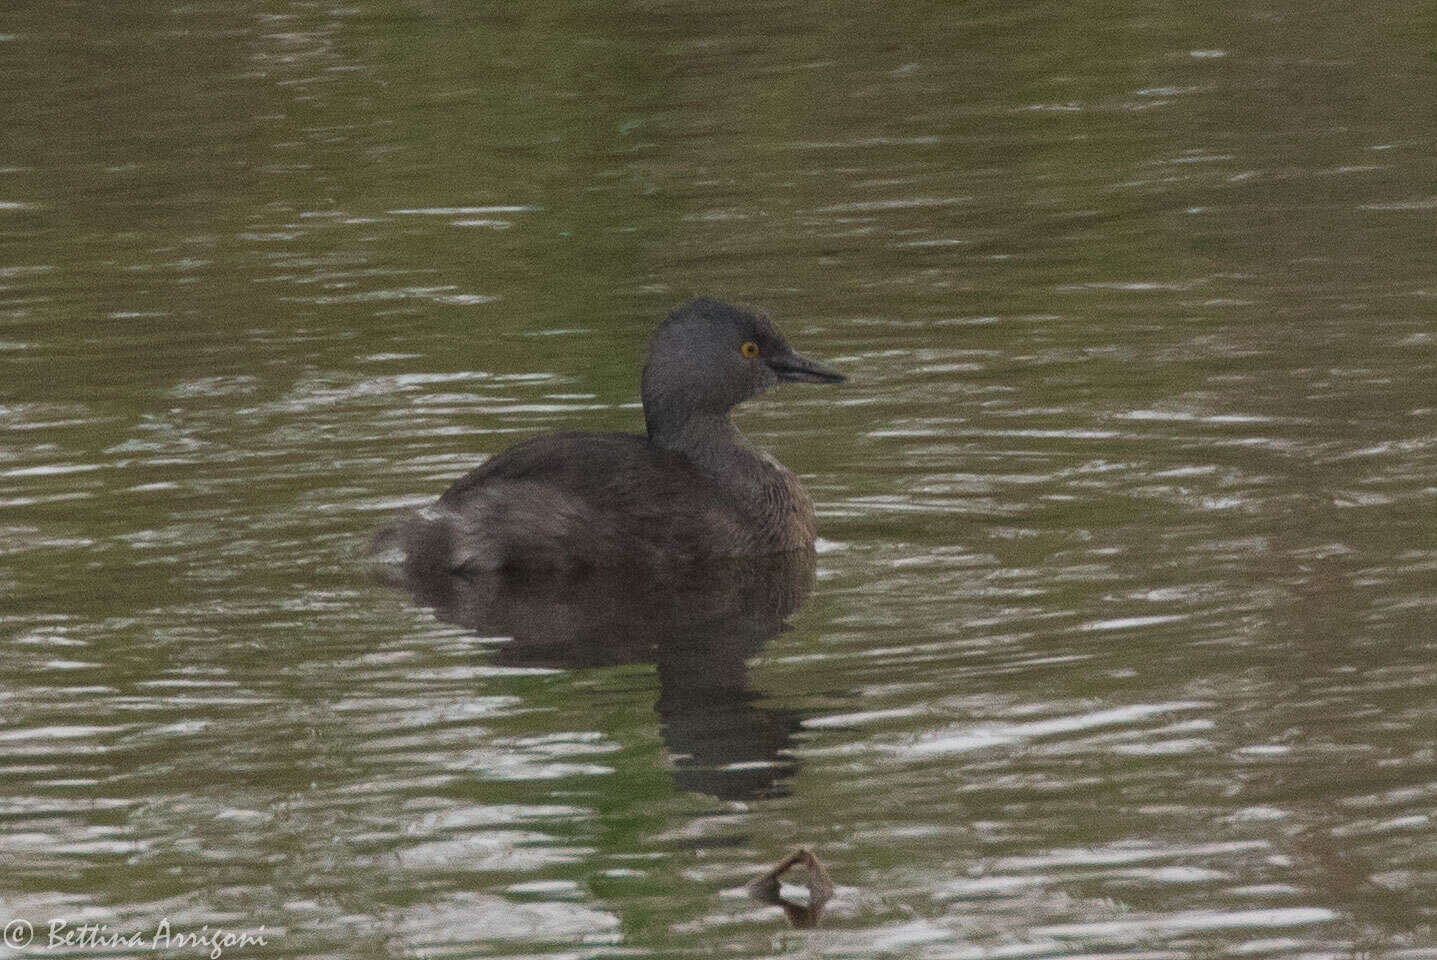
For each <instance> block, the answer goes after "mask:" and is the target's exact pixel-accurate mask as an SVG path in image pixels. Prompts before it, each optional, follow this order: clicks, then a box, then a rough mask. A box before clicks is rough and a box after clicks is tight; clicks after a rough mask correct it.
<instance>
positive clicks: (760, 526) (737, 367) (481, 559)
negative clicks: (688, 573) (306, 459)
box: [374, 297, 847, 574]
mask: <svg viewBox="0 0 1437 960" xmlns="http://www.w3.org/2000/svg"><path fill="white" fill-rule="evenodd" d="M846 379H847V378H846V377H845V376H843V374H841V373H839V372H837V371H836V370H833V369H831V368H829V367H827V366H824V365H823V364H820V363H817V362H815V361H813V360H810V359H808V358H807V357H804V356H803V355H801V354H799V353H798V352H797V351H795V350H794V349H793V348H792V347H790V346H789V344H788V341H787V340H785V339H784V337H783V335H782V334H781V333H780V332H779V330H778V327H777V326H775V325H774V323H773V321H772V320H771V319H770V318H769V316H768V315H767V314H766V313H765V312H763V311H762V310H758V309H755V308H751V307H745V306H736V305H733V304H730V303H726V302H723V301H720V300H715V299H712V298H708V297H700V298H698V299H695V300H691V301H689V302H688V303H685V304H683V305H682V306H679V307H677V308H675V309H674V310H673V311H672V312H670V313H669V314H668V316H667V317H665V318H664V319H663V321H662V322H661V323H660V324H659V326H658V329H657V331H656V332H655V333H654V334H653V337H652V339H651V340H650V343H649V351H648V357H647V360H646V361H645V363H644V366H643V371H642V375H641V378H640V385H641V393H642V397H643V407H644V425H645V432H644V433H642V434H633V433H589V432H564V433H550V434H544V435H542V436H537V437H534V438H532V439H529V440H525V441H523V442H521V443H518V444H515V445H514V446H512V447H509V448H508V449H507V450H504V451H503V452H501V453H498V454H496V455H494V456H493V457H491V458H489V459H488V460H486V461H485V462H484V463H482V464H481V465H480V466H478V467H477V468H475V469H474V470H472V471H470V472H469V473H467V474H465V475H464V476H462V477H460V478H459V479H458V480H456V481H455V482H454V484H453V485H452V486H450V487H449V489H448V490H446V491H445V492H444V493H443V494H442V495H441V496H440V497H439V498H438V500H436V501H435V502H433V503H432V504H429V505H427V506H424V507H421V508H420V509H418V510H416V511H413V512H412V513H410V514H408V515H407V516H404V517H401V518H400V519H399V520H397V521H396V522H394V523H392V524H391V525H389V526H388V527H386V528H385V529H384V530H382V531H380V533H379V535H378V536H377V537H376V538H375V542H374V549H375V551H376V552H377V553H384V554H387V555H389V556H391V557H395V558H396V559H399V560H400V562H402V563H403V565H404V569H405V570H406V571H407V572H409V573H411V574H421V573H440V574H485V573H494V572H500V571H510V572H512V571H525V570H548V571H554V570H575V569H579V568H590V569H592V568H614V567H629V566H637V567H644V568H649V569H656V568H663V567H670V566H672V565H675V564H693V563H700V562H704V561H711V560H723V559H726V558H737V557H758V556H766V555H772V554H778V553H784V552H788V551H794V550H811V549H812V548H813V543H814V540H815V538H816V536H817V531H816V523H815V517H814V510H813V502H812V500H811V499H810V498H809V496H808V492H807V491H806V490H805V489H804V487H803V484H802V483H801V482H800V481H799V479H798V477H796V476H795V475H794V474H793V473H792V472H791V471H790V470H788V469H787V468H786V467H784V466H783V464H781V463H779V462H778V460H776V459H775V458H774V457H772V456H771V455H769V454H767V453H765V452H763V451H761V450H759V449H757V448H755V447H754V446H753V445H752V444H751V443H749V441H748V440H747V439H746V438H745V437H744V436H743V434H741V433H740V432H739V430H738V428H737V427H736V426H734V423H733V420H732V417H731V414H732V411H733V409H734V408H735V407H736V406H738V405H739V404H740V403H742V402H744V401H745V400H748V399H750V398H752V397H756V396H758V395H759V394H762V393H764V392H765V391H766V390H768V389H769V388H771V387H773V386H775V385H777V384H779V383H784V382H797V383H840V382H843V381H844V380H846Z"/></svg>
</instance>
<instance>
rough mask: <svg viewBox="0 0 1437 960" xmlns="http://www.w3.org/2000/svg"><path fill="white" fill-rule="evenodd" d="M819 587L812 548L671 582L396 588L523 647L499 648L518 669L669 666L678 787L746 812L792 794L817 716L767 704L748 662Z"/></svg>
mask: <svg viewBox="0 0 1437 960" xmlns="http://www.w3.org/2000/svg"><path fill="white" fill-rule="evenodd" d="M813 578H814V554H813V551H812V550H801V551H795V552H792V553H786V554H779V555H776V556H771V557H760V558H745V559H739V560H726V561H722V562H716V563H709V564H703V565H700V566H690V567H683V568H679V569H673V570H666V571H657V572H649V571H642V572H641V571H633V570H624V571H606V570H589V571H584V572H578V573H570V572H554V573H533V572H526V573H523V574H518V573H508V574H505V573H498V574H494V575H488V576H482V577H476V576H455V575H443V576H433V575H428V576H425V575H417V574H415V573H413V572H412V571H411V572H410V573H408V574H395V575H394V576H392V577H389V578H388V579H389V580H390V582H392V583H395V584H396V585H400V586H403V587H405V588H407V589H408V590H409V591H410V593H411V594H412V595H413V597H414V599H415V601H416V602H418V603H420V604H422V605H424V606H428V607H432V608H433V609H434V611H435V613H436V615H437V616H438V617H439V618H440V619H441V620H444V621H446V622H448V623H453V624H457V625H460V626H463V627H467V628H469V629H471V630H473V631H475V632H476V633H479V634H482V635H484V636H508V637H512V639H511V640H510V641H509V642H507V643H505V644H503V645H501V646H499V647H498V648H496V661H495V662H496V663H498V664H501V665H504V666H515V667H561V668H569V669H572V668H578V667H602V666H617V665H620V664H633V663H654V664H656V665H657V667H658V678H659V698H658V702H657V704H655V710H656V711H657V712H658V714H659V717H660V718H661V720H662V730H663V738H664V743H665V745H666V746H667V747H668V749H669V751H670V753H671V754H672V756H673V757H674V762H675V767H674V771H673V775H674V779H675V784H676V786H677V788H678V789H679V790H683V791H691V792H696V793H703V794H707V795H710V796H713V797H718V798H720V799H734V800H738V799H749V798H753V797H760V796H780V795H784V794H786V793H787V787H786V786H785V782H786V781H787V780H788V779H789V778H791V777H792V775H793V774H794V772H795V771H796V770H797V763H796V762H795V761H794V760H793V759H792V758H791V756H790V755H789V754H788V747H789V744H790V742H791V741H792V739H793V736H794V732H795V731H796V730H797V729H798V727H799V725H800V723H801V721H802V719H803V716H802V714H800V713H799V712H798V711H795V710H785V709H780V708H774V707H765V706H759V705H757V703H756V702H755V701H756V700H758V699H760V697H761V694H756V693H755V692H754V691H752V690H750V689H749V685H748V665H747V663H746V661H747V659H748V658H750V657H752V656H754V655H755V654H757V653H758V651H759V650H760V649H761V648H762V646H763V644H764V643H765V642H766V641H767V640H768V639H769V638H771V637H773V636H774V635H775V634H777V633H779V632H780V631H782V630H785V629H787V627H786V625H785V623H784V620H785V618H786V617H788V616H789V615H790V614H792V613H793V612H794V611H795V610H797V609H798V606H799V604H800V603H801V602H802V601H803V599H804V597H805V596H807V594H808V592H809V590H810V588H811V587H812V585H813Z"/></svg>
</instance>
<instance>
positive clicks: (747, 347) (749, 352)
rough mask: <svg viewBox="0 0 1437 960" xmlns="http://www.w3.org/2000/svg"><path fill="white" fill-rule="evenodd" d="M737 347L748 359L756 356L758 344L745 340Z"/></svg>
mask: <svg viewBox="0 0 1437 960" xmlns="http://www.w3.org/2000/svg"><path fill="white" fill-rule="evenodd" d="M738 349H739V352H740V353H742V354H743V355H744V356H745V357H748V358H749V359H750V360H752V359H753V358H754V357H756V356H758V344H756V343H754V342H753V341H752V340H748V341H746V342H745V343H744V345H743V346H741V347H739V348H738Z"/></svg>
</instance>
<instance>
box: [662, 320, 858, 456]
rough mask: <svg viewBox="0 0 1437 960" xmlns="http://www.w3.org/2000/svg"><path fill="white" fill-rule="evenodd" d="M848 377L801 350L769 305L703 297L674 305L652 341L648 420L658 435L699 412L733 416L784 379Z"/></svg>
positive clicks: (672, 430)
mask: <svg viewBox="0 0 1437 960" xmlns="http://www.w3.org/2000/svg"><path fill="white" fill-rule="evenodd" d="M844 379H846V378H845V377H844V376H843V375H842V374H840V373H838V372H836V371H834V370H830V369H828V368H827V367H825V366H822V365H821V364H817V363H814V362H813V361H812V360H809V359H808V358H807V357H804V356H801V355H800V354H798V353H796V352H795V351H794V349H793V348H792V347H790V346H789V345H788V342H787V341H786V340H784V339H783V334H781V333H779V332H778V328H777V327H775V326H774V325H773V321H771V320H769V318H768V315H767V314H765V313H763V312H762V311H759V310H751V309H748V308H744V307H736V306H733V305H732V304H728V303H724V302H722V301H720V300H711V299H709V298H708V297H700V298H699V299H697V300H691V301H689V302H688V303H686V304H684V305H683V306H681V307H679V308H678V309H676V310H674V312H673V313H670V314H669V315H668V317H666V318H665V319H664V322H663V323H662V324H660V325H659V329H658V332H656V333H655V334H654V338H653V340H651V341H650V342H649V359H648V361H647V362H646V363H645V364H644V374H643V396H644V420H645V422H646V423H647V425H648V432H649V438H650V439H651V440H654V441H656V442H658V441H660V440H661V439H663V438H664V437H665V436H669V435H673V434H676V433H679V432H680V431H681V430H682V428H683V426H684V424H685V423H686V422H687V421H688V420H689V419H691V418H693V417H695V416H700V417H715V418H727V415H728V412H729V411H730V410H732V409H733V408H734V407H735V406H737V405H738V404H740V403H742V402H743V401H745V400H747V399H748V398H749V397H756V396H758V395H759V394H761V393H763V392H764V391H765V390H767V389H768V388H769V387H771V386H773V385H774V384H776V383H778V382H780V381H782V380H793V381H800V382H804V383H838V382H841V381H842V380H844Z"/></svg>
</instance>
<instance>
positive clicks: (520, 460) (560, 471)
mask: <svg viewBox="0 0 1437 960" xmlns="http://www.w3.org/2000/svg"><path fill="white" fill-rule="evenodd" d="M748 514H749V511H748V510H746V509H745V508H744V506H743V505H742V503H741V502H740V498H739V497H736V496H735V495H734V491H732V490H729V489H726V488H725V487H724V486H723V485H721V484H719V483H717V482H715V481H714V480H712V479H710V478H709V477H708V476H707V475H705V474H704V473H703V472H701V471H700V470H699V469H698V468H697V467H695V466H694V465H693V463H692V462H690V461H689V459H688V458H687V457H685V456H684V455H682V454H680V453H676V452H674V451H670V450H664V449H660V448H658V447H655V446H654V445H652V444H651V443H649V441H648V440H647V439H646V438H645V437H642V436H637V435H634V434H627V433H555V434H546V435H544V436H540V437H535V438H533V439H532V440H527V441H525V442H523V443H519V444H516V445H515V446H513V447H510V448H509V449H508V450H505V451H504V452H502V453H500V454H497V455H496V456H494V457H492V458H490V459H489V460H488V461H486V462H485V463H484V464H482V465H481V466H479V467H478V468H476V469H474V470H472V471H471V472H469V473H468V474H466V475H465V476H463V477H461V478H460V479H459V480H457V481H455V483H454V485H453V486H451V487H450V488H449V489H448V490H447V491H446V492H445V493H444V494H443V495H442V496H441V497H440V498H439V500H438V501H437V502H436V503H435V504H434V505H433V506H431V507H427V508H425V509H422V510H420V511H417V512H416V513H414V514H411V515H410V516H409V517H406V518H404V519H402V520H400V521H399V522H398V523H397V524H396V525H395V526H394V527H391V528H390V529H389V530H388V531H387V532H386V533H387V536H388V539H389V541H390V542H393V541H394V540H395V539H397V540H398V543H397V544H395V545H396V546H398V547H400V548H401V549H402V550H403V552H404V554H405V556H406V562H407V563H408V564H409V565H411V567H414V568H422V569H436V568H438V569H447V570H450V571H481V570H499V569H523V568H540V567H550V568H552V567H583V566H614V565H626V564H639V565H648V566H653V565H657V564H666V563H685V562H692V561H696V560H704V559H712V558H715V557H732V556H743V555H747V554H752V553H756V552H758V553H761V552H767V551H766V550H765V546H766V545H765V543H764V542H763V538H764V536H765V532H764V531H762V530H759V529H756V527H755V523H754V520H755V518H754V517H752V516H749V515H748Z"/></svg>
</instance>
